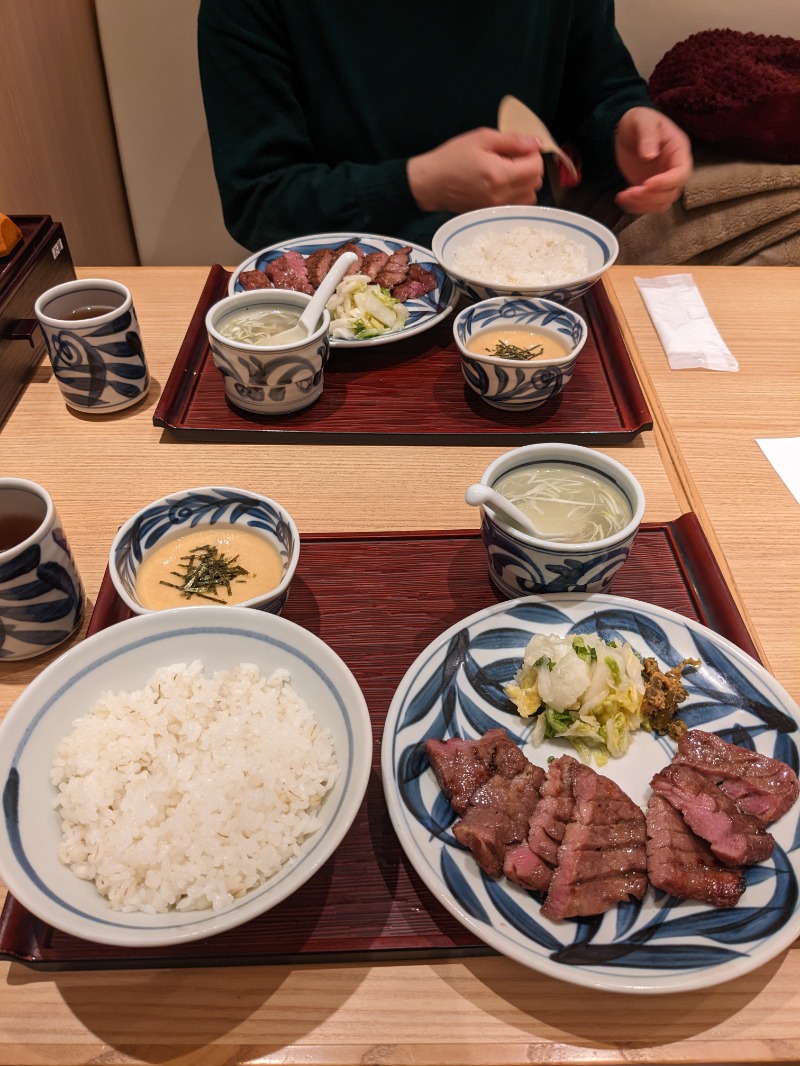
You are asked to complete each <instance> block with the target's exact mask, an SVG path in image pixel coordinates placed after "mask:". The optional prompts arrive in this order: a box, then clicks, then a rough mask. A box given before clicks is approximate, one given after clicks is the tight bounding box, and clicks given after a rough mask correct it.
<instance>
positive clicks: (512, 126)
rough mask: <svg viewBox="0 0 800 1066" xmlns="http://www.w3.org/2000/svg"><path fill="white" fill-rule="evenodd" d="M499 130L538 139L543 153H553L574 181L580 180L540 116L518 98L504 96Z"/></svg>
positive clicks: (571, 163)
mask: <svg viewBox="0 0 800 1066" xmlns="http://www.w3.org/2000/svg"><path fill="white" fill-rule="evenodd" d="M497 128H498V129H499V130H502V131H503V133H524V134H526V135H527V136H528V137H538V139H539V143H540V144H541V146H542V151H543V152H552V153H553V154H554V155H556V156H558V158H559V159H560V160H561V162H562V163H563V164H564V166H565V167H566V168H567V170H568V171H569V174H570V176H571V178H572V180H573V181H577V180H578V171H577V170H576V169H575V164H574V163H573V162H572V160H571V159H570V157H569V156H568V155H567V153H566V152H565V151H564V149H563V148H561V147H559V145H557V144H556V142H555V141H554V140H553V135H552V134H551V133H550V130H549V129H548V128H547V126H545V124H544V122H542V120H541V119H540V118H539V116H538V115H536V114H534V113H533V111H531V109H530V108H529V107H527V106H526V105H525V104H523V102H522V101H521V100H518V99H517V98H516V96H504V97H503V99H502V100H501V101H500V107H499V108H498V109H497Z"/></svg>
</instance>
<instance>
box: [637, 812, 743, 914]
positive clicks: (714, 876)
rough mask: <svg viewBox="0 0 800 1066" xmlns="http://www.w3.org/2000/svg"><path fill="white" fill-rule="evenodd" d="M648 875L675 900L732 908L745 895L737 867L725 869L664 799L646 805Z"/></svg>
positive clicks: (656, 886)
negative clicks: (695, 901)
mask: <svg viewBox="0 0 800 1066" xmlns="http://www.w3.org/2000/svg"><path fill="white" fill-rule="evenodd" d="M646 818H647V873H648V876H649V877H650V883H651V884H652V885H654V886H655V888H660V889H661V890H662V891H663V892H668V893H669V895H670V896H675V897H676V898H677V899H692V900H697V901H698V902H702V903H710V904H711V905H712V906H714V907H733V906H735V905H736V904H737V903H738V902H739V899H740V897H741V895H742V893H743V892H744V889H745V882H744V878H743V877H742V871H741V870H740V869H739V868H738V867H730V866H725V865H723V863H721V862H719V860H718V859H716V858H715V857H714V855H713V854H712V852H711V848H710V847H709V846H708V844H707V843H706V842H705V841H704V840H701V839H700V838H699V837H698V836H696V835H695V834H694V833H693V832H692V831H691V829H690V828H689V826H688V825H687V824H686V821H685V819H684V818H683V815H682V814H681V813H680V812H679V811H677V810H676V809H675V808H674V807H673V806H672V804H671V803H669V802H668V801H667V800H665V799H664V797H663V796H651V797H650V799H649V800H648V803H647V815H646Z"/></svg>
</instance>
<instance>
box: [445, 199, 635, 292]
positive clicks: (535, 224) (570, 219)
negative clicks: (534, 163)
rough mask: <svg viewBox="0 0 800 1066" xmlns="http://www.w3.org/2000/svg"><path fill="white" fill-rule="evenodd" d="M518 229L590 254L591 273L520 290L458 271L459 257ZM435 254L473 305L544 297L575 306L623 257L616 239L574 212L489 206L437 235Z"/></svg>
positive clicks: (453, 222) (461, 217) (469, 213)
mask: <svg viewBox="0 0 800 1066" xmlns="http://www.w3.org/2000/svg"><path fill="white" fill-rule="evenodd" d="M519 227H529V228H532V229H536V230H537V231H540V232H541V234H542V235H543V236H546V237H552V238H556V239H562V240H568V241H572V242H574V243H575V244H577V245H578V246H579V247H580V248H581V249H582V250H583V252H584V253H585V255H586V261H587V264H588V268H587V269H586V270H585V272H583V273H582V274H581V276H579V277H568V278H565V277H562V278H557V277H554V278H553V279H552V281H549V282H548V283H546V284H531V285H517V286H515V285H508V284H503V283H498V282H496V281H494V280H492V279H491V278H486V277H480V276H479V275H476V274H468V273H465V272H464V271H463V270H461V269H460V268H459V267H458V266H457V264H456V257H457V256H458V254H459V253H460V252H461V251H462V250H463V249H464V248H466V247H468V246H469V245H471V244H472V243H473V242H474V241H475V240H476V239H477V238H478V237H486V236H489V237H491V238H495V237H497V238H500V237H502V236H503V235H504V234H506V233H508V231H509V230H513V229H517V228H519ZM432 249H433V254H434V255H435V256H436V259H437V261H438V263H439V265H440V266H441V267H442V268H443V269H444V270H446V271H447V273H448V274H449V275H450V277H451V278H452V279H453V282H454V283H455V285H456V286H457V287H458V288H459V289H460V290H461V291H462V292H463V293H465V294H466V295H467V296H468V297H469V298H470V299H472V300H485V299H487V298H488V297H491V296H539V297H545V298H547V299H550V300H555V301H557V302H558V303H570V302H571V301H572V300H576V299H577V298H578V297H579V296H582V295H583V294H584V293H585V292H587V291H588V290H589V289H590V288H591V287H592V285H594V284H595V282H596V281H598V280H599V279H600V278H601V277H602V276H603V274H604V273H605V272H606V271H607V270H608V268H609V267H610V266H611V265H612V264H613V263H614V261H615V260H616V258H617V255H618V254H619V244H618V242H617V238H616V237H615V236H614V234H613V233H612V232H611V230H610V229H607V228H606V227H605V226H603V225H601V224H600V223H599V222H595V220H594V219H592V218H588V217H587V216H585V215H579V214H577V213H576V212H574V211H564V210H563V209H562V208H558V207H542V206H539V205H532V206H529V207H525V206H505V207H486V208H482V209H481V210H478V211H467V212H466V213H465V214H462V215H456V216H455V218H451V219H449V220H448V221H447V222H445V223H444V224H443V225H442V226H440V227H439V229H438V230H437V231H436V233H435V234H434V237H433V241H432Z"/></svg>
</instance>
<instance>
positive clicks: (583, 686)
mask: <svg viewBox="0 0 800 1066" xmlns="http://www.w3.org/2000/svg"><path fill="white" fill-rule="evenodd" d="M505 690H506V694H507V695H508V697H509V699H511V700H512V702H513V703H514V704H515V706H516V707H517V710H518V711H519V713H520V715H521V716H522V717H523V718H531V717H534V716H535V724H534V727H533V732H532V733H531V737H530V739H531V743H532V744H533V745H534V746H535V747H538V746H539V745H540V744H541V743H542V741H543V740H545V739H547V738H548V737H563V738H564V739H565V740H568V741H569V742H570V743H571V744H572V745H573V747H574V748H575V749H576V750H577V752H578V754H579V756H580V757H581V759H583V761H584V762H590V761H591V760H592V758H594V760H595V762H596V763H598V765H601V766H602V765H603V764H604V763H605V762H607V761H608V757H609V756H612V757H614V758H618V757H619V756H620V755H623V754H624V753H625V752H626V751H627V749H628V748H629V747H630V743H631V740H632V738H633V734H634V733H635V732H636V730H638V729H639V728H640V727H641V726H642V713H641V711H642V702H643V699H644V695H645V680H644V676H643V670H642V663H641V661H640V660H639V657H638V656H637V654H636V652H635V651H634V649H633V648H632V647H631V645H630V644H628V643H626V642H625V641H619V642H617V641H608V642H606V641H604V640H602V639H601V638H600V637H598V636H595V635H593V634H586V635H584V636H577V637H559V636H555V635H553V634H551V635H549V636H546V635H544V634H541V633H537V634H536V635H535V636H534V637H532V638H531V640H530V642H529V644H528V646H527V648H526V649H525V654H524V656H523V661H522V666H521V667H520V668H519V670H518V671H517V673H516V675H515V677H514V679H513V680H512V681H509V682H508V683H507V684H506V686H505Z"/></svg>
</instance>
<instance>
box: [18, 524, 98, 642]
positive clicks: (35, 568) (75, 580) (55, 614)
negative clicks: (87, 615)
mask: <svg viewBox="0 0 800 1066" xmlns="http://www.w3.org/2000/svg"><path fill="white" fill-rule="evenodd" d="M83 609H84V594H83V583H82V582H81V578H80V575H79V574H78V569H77V567H76V565H75V560H74V559H73V557H72V552H71V551H70V548H69V544H68V543H67V538H66V537H65V535H64V530H63V528H62V527H61V523H60V521H59V520H58V516H57V515H54V521H53V524H52V528H51V529H50V530H49V531H48V532H47V533H45V534H43V535H42V536H41V538H39V539H37V540H36V541H35V542H33V543H29V544H27V545H21V546H20V550H19V551H13V552H12V551H8V552H3V553H2V556H0V662H4V661H8V660H12V659H30V658H32V657H33V656H34V655H41V654H42V653H43V652H46V651H49V650H50V649H51V648H54V647H56V645H58V644H61V643H63V641H65V640H66V639H67V638H68V637H70V636H71V635H72V633H74V632H75V630H76V629H77V628H78V626H79V625H80V624H81V621H82V619H83Z"/></svg>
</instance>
